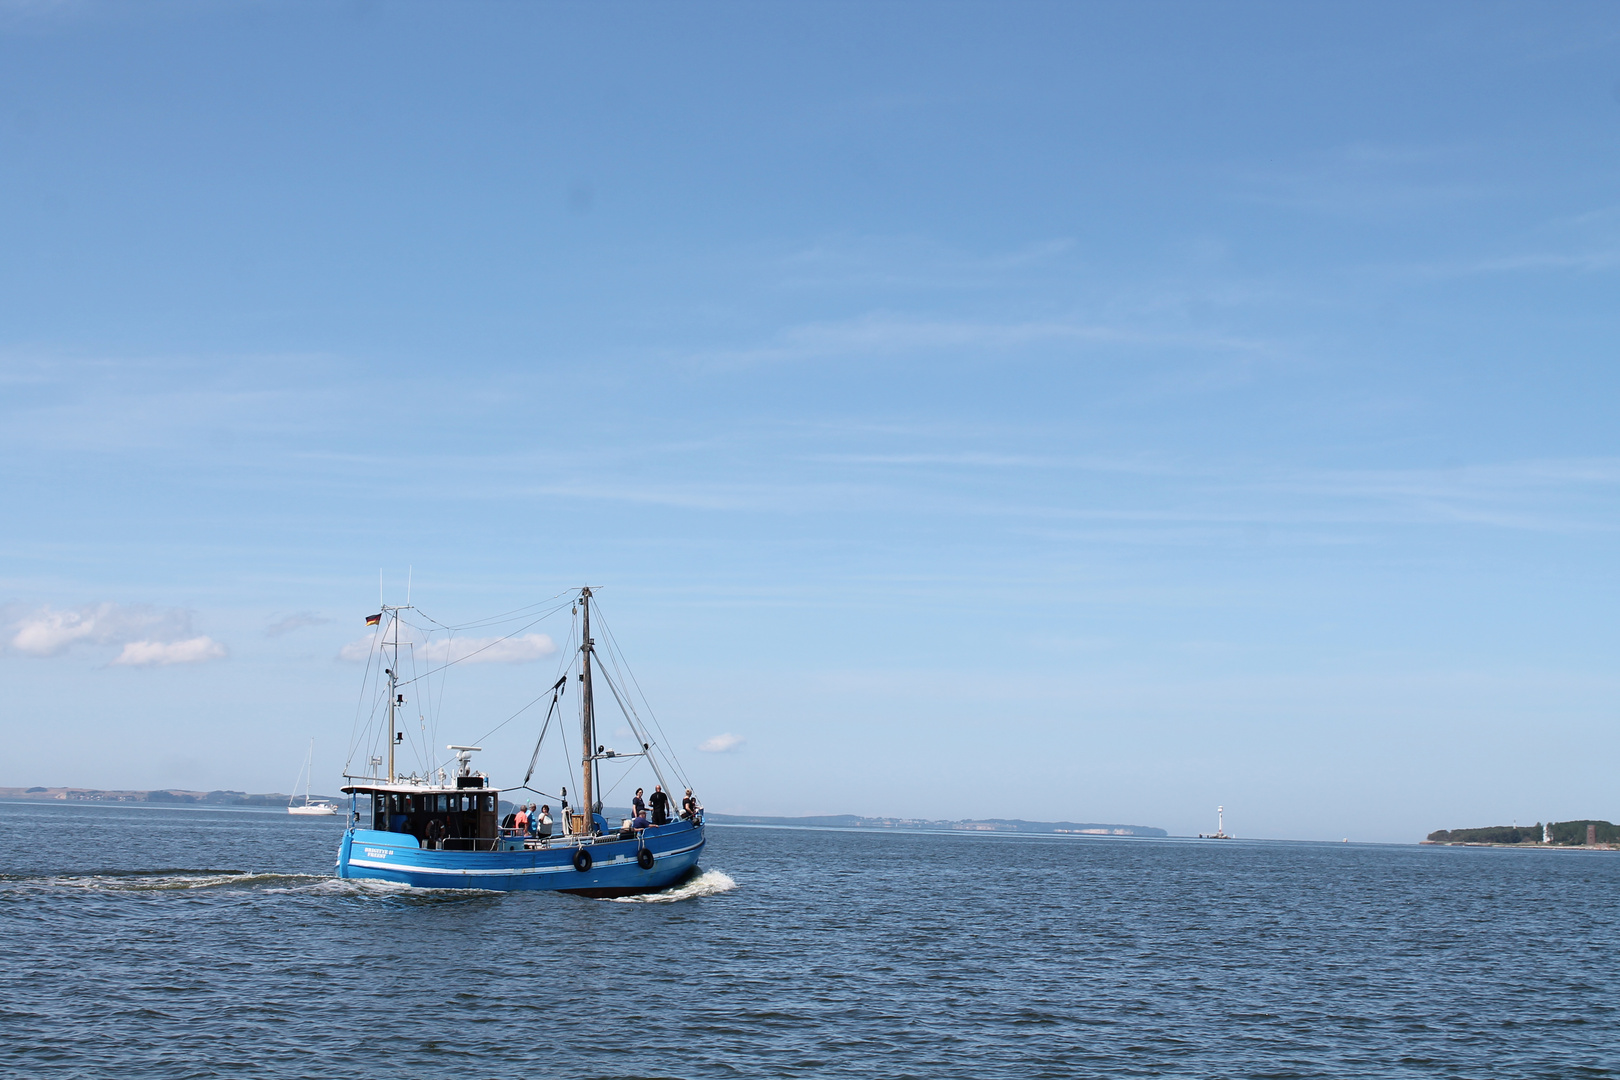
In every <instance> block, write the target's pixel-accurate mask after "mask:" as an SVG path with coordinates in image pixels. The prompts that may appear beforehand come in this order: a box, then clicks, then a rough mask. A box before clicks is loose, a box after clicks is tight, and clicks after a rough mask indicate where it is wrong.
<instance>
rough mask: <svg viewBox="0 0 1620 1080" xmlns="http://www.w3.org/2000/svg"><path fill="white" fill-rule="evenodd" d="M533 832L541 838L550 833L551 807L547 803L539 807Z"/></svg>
mask: <svg viewBox="0 0 1620 1080" xmlns="http://www.w3.org/2000/svg"><path fill="white" fill-rule="evenodd" d="M534 832H535V835H536V836H538V837H540V838H541V839H542V840H544V839H545V838H546V837H548V836H550V835H551V807H550V806H549V805H547V806H542V807H541V808H540V816H539V818H537V819H536V820H535V825H534Z"/></svg>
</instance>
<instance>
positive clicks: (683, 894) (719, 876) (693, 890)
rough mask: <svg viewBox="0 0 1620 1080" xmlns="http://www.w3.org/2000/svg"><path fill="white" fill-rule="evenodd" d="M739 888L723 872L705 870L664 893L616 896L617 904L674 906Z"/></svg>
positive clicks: (729, 876) (728, 875)
mask: <svg viewBox="0 0 1620 1080" xmlns="http://www.w3.org/2000/svg"><path fill="white" fill-rule="evenodd" d="M736 887H737V883H736V882H735V881H733V880H732V878H731V875H730V874H727V873H726V872H725V871H723V870H705V871H703V873H701V874H699V875H698V876H697V877H695V878H688V879H687V880H686V881H684V882H682V883H681V884H679V885H676V886H675V887H674V888H672V889H665V890H664V891H663V892H655V893H643V894H641V895H640V896H615V897H613V898H612V899H613V902H614V903H617V904H673V903H675V902H676V901H679V900H694V899H696V898H697V897H700V896H719V895H720V894H721V893H727V892H730V891H731V890H732V889H735V888H736Z"/></svg>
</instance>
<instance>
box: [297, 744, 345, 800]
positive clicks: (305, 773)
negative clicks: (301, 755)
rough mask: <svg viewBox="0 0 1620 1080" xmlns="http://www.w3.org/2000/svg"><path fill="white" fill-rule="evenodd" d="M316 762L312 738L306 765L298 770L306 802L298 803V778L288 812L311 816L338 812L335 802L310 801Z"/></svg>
mask: <svg viewBox="0 0 1620 1080" xmlns="http://www.w3.org/2000/svg"><path fill="white" fill-rule="evenodd" d="M314 764H315V740H314V739H311V740H309V756H308V757H306V758H305V759H304V767H303V768H302V769H300V770H298V778H299V780H302V781H303V782H304V802H303V804H302V805H299V804H298V803H297V799H298V780H294V781H293V793H292V797H291V798H289V799H288V800H287V813H289V814H305V815H309V816H316V815H323V816H331V815H332V814H335V813H337V811H338V808H337V807H336V806H334V805H333V804H331V803H328V802H311V801H310V798H309V785H310V782H311V781H312V780H313V779H314V772H315V769H314Z"/></svg>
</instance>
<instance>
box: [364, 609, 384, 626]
mask: <svg viewBox="0 0 1620 1080" xmlns="http://www.w3.org/2000/svg"><path fill="white" fill-rule="evenodd" d="M380 622H382V612H380V611H379V612H377V614H375V615H367V616H366V625H367V626H376V625H377V624H378V623H380Z"/></svg>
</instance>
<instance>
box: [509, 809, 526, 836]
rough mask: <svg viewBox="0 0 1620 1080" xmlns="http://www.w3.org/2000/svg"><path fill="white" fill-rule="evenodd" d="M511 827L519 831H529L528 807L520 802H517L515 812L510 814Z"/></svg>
mask: <svg viewBox="0 0 1620 1080" xmlns="http://www.w3.org/2000/svg"><path fill="white" fill-rule="evenodd" d="M512 828H514V829H516V830H517V831H518V832H520V833H526V832H528V831H529V808H528V807H527V806H524V805H523V804H522V803H519V804H518V808H517V813H516V814H513V815H512Z"/></svg>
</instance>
